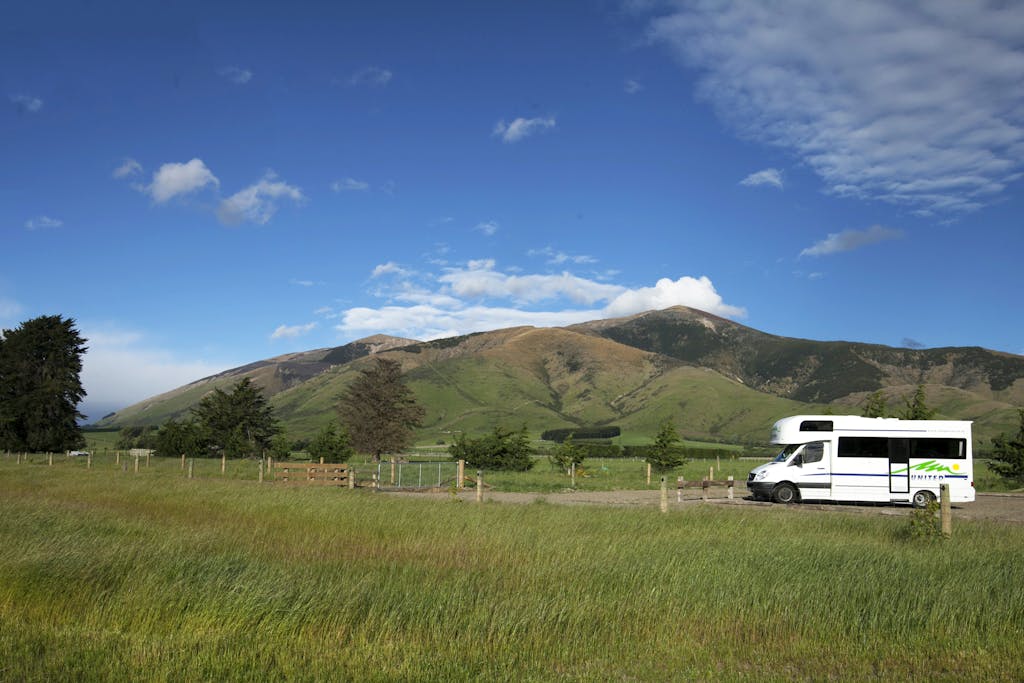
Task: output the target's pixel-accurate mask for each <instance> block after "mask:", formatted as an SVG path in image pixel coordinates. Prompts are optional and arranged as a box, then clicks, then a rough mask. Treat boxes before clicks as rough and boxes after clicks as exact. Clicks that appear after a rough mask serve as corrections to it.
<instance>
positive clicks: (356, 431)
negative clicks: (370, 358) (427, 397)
mask: <svg viewBox="0 0 1024 683" xmlns="http://www.w3.org/2000/svg"><path fill="white" fill-rule="evenodd" d="M375 360H376V363H375V364H374V365H373V366H372V367H370V368H368V369H366V370H363V371H362V372H361V373H360V375H359V376H358V377H356V379H355V381H354V382H352V384H351V385H350V386H349V388H348V391H347V392H346V393H345V394H344V395H342V396H341V398H340V399H339V403H338V414H339V416H340V417H341V423H342V424H343V425H344V426H345V428H346V429H347V430H348V433H349V437H350V438H351V444H352V447H353V448H355V450H356V451H357V452H360V453H368V454H370V455H372V456H373V461H374V462H379V461H380V457H381V455H383V454H385V453H397V452H399V451H401V450H402V449H403V448H405V447H407V446H408V445H409V444H410V443H412V433H413V430H414V429H415V428H416V427H419V426H421V425H422V422H423V416H424V414H425V412H426V411H424V410H423V408H422V407H421V406H419V405H418V404H417V403H416V397H415V396H413V393H412V390H411V389H409V387H407V386H406V385H405V383H404V382H403V381H402V366H401V364H400V363H399V362H398V361H394V360H390V359H387V358H379V357H378V358H376V359H375Z"/></svg>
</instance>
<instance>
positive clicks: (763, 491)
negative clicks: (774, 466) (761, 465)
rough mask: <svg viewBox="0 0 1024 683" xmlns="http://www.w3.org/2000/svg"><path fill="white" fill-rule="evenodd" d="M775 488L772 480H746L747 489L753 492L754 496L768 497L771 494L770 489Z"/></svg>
mask: <svg viewBox="0 0 1024 683" xmlns="http://www.w3.org/2000/svg"><path fill="white" fill-rule="evenodd" d="M773 488H775V483H774V482H764V481H748V482H747V490H748V491H750V492H751V493H752V494H754V498H770V497H771V495H772V489H773Z"/></svg>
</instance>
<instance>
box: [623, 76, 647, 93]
mask: <svg viewBox="0 0 1024 683" xmlns="http://www.w3.org/2000/svg"><path fill="white" fill-rule="evenodd" d="M622 89H623V90H624V91H625V92H626V94H627V95H635V94H636V93H638V92H640V91H641V90H643V89H644V86H643V85H642V84H640V83H638V82H637V81H634V80H633V79H632V78H630V79H628V80H626V83H625V84H624V85H623V86H622Z"/></svg>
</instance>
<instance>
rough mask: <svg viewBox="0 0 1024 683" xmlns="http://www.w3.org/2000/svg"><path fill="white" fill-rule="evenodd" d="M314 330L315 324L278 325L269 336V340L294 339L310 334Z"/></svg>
mask: <svg viewBox="0 0 1024 683" xmlns="http://www.w3.org/2000/svg"><path fill="white" fill-rule="evenodd" d="M314 328H316V323H315V322H312V323H306V324H305V325H278V327H277V329H276V330H274V332H273V333H272V334H271V335H270V338H271V339H294V338H296V337H301V336H302V335H304V334H308V333H310V332H312V331H313V329H314Z"/></svg>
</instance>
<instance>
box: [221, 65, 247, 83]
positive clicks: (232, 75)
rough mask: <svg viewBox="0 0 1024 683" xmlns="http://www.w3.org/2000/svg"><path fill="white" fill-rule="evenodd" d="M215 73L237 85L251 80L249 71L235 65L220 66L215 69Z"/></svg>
mask: <svg viewBox="0 0 1024 683" xmlns="http://www.w3.org/2000/svg"><path fill="white" fill-rule="evenodd" d="M217 74H218V75H220V76H223V77H224V78H226V79H227V80H229V81H231V82H232V83H236V84H238V85H244V84H246V83H248V82H249V81H251V80H252V72H251V71H249V70H248V69H242V68H240V67H237V66H224V67H221V68H219V69H217Z"/></svg>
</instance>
